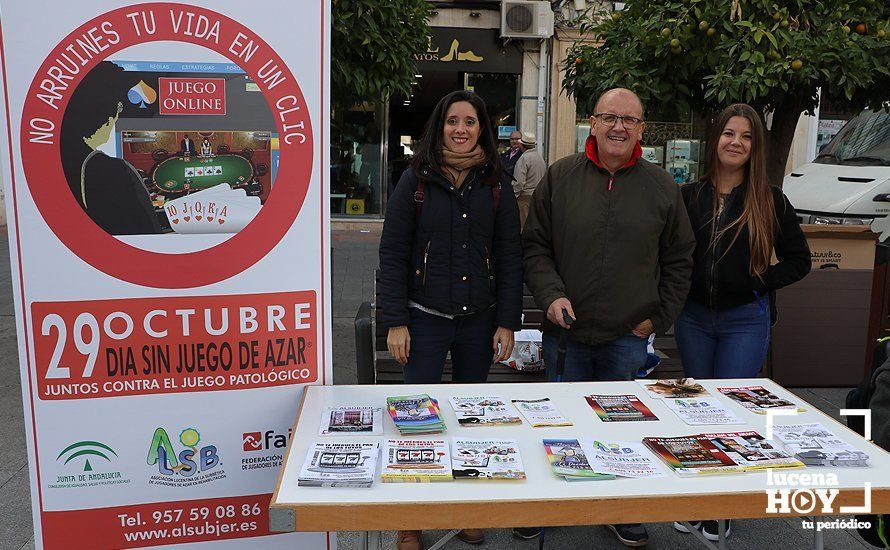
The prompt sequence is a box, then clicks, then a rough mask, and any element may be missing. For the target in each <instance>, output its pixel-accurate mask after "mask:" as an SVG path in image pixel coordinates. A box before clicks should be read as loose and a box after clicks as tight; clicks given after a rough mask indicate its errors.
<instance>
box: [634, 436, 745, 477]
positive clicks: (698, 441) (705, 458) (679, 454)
mask: <svg viewBox="0 0 890 550" xmlns="http://www.w3.org/2000/svg"><path fill="white" fill-rule="evenodd" d="M643 444H645V445H646V446H647V447H648V448H649V449H651V450H652V451H653V452H654V453H655V454H656V455H657V456H658V457H659V458H660V459H662V460H663V461H664V462H665V463H666V464H667V465H668V466H670V468H671V469H672V470H673V471H674V472H675V473H676V474H677V475H679V476H684V477H686V476H697V475H705V474H730V473H740V472H743V471H744V469H743V468H742V467H741V466H740V465H739V464H737V463H736V462H735V461H734V460H733V459H732V458H730V457H729V456H728V455H727V454H726V453H724V452H723V451H721V450H720V449H718V448H717V446H716V445H714V444H713V443H712V442H711V440H710V439H708V438H706V437H700V436H697V435H689V436H683V437H646V438H643Z"/></svg>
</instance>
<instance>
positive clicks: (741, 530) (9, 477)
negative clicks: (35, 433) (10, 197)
mask: <svg viewBox="0 0 890 550" xmlns="http://www.w3.org/2000/svg"><path fill="white" fill-rule="evenodd" d="M331 237H332V239H331V240H332V244H333V257H332V288H331V300H332V303H331V307H332V313H333V315H332V317H333V338H334V339H333V342H334V353H333V362H334V383H335V384H355V383H356V365H355V363H356V361H355V335H354V329H353V322H354V319H355V314H356V311H357V310H358V308H359V306H360V305H361V303H362V302H365V301H373V300H374V270H375V269H376V268H377V246H378V243H379V239H380V231H379V227H374V228H372V229H366V230H349V231H333V232H332V235H331ZM0 262H2V265H0V361H2V366H0V441H3V443H4V444H3V445H0V550H26V549H33V548H34V537H33V534H32V529H33V524H32V520H31V500H30V499H31V497H30V489H29V484H28V464H27V460H28V459H27V452H26V447H25V432H24V421H23V417H22V399H21V384H20V380H21V379H20V374H19V363H18V348H17V344H16V328H15V311H14V306H13V298H12V285H11V279H10V267H9V266H10V264H9V246H8V241H7V237H6V228H5V227H0ZM793 391H794V392H795V393H797V394H798V395H800V396H801V397H802V398H803V399H805V400H806V401H809V402H810V403H812V404H813V405H814V406H816V407H818V408H819V409H821V410H823V411H825V412H826V413H829V414H831V415H832V416H834V417H835V418H838V414H837V412H838V410H839V409H840V408H841V407H843V403H844V396H845V395H846V392H847V391H848V389H846V388H820V389H797V390H793ZM703 515H707V514H706V513H705V512H704V511H703ZM826 519H827V518H826ZM647 527H648V530H649V536H650V541H651V542H650V543H649V545H648V547H647V548H650V549H677V550H684V549H687V548H688V549H697V548H703V546H702V545H701V544H700V543H699V542H698V541H697V540H696V539H695V538H694V537H693V536H692V535H688V534H681V533H678V532H676V531H674V529H673V527H672V526H671V524H652V525H648V526H647ZM444 534H445V532H444V531H429V532H424V533H423V540H424V545H425V546H426V547H429V546H431V545H433V544H434V543H435V542H436V541H437V540H438V539H439V538H440V537H441V536H442V535H444ZM486 535H487V540H486V542H485V544H483V545H479V546H475V547H470V546H469V545H467V544H465V543H463V542H461V541H459V540H457V539H452V540H450V541H448V543H447V544H446V545H445V548H447V549H460V548H464V549H469V548H478V549H480V550H485V549H492V550H493V549H507V548H516V549H527V550H532V549H536V548H538V541H537V540H531V541H522V540H518V539H514V538H513V537H512V535H511V533H510V530H509V529H490V530H487V531H486ZM338 538H339V545H338V546H339V548H341V549H346V550H351V549H355V548H358V534H357V533H338ZM206 545H207V548H212V544H211V543H206ZM812 545H813V533H812V531H806V530H804V529H802V528H801V524H800V520H799V519H795V518H787V519H783V518H779V519H768V520H742V521H734V522H733V524H732V536H731V537H730V539H729V541H728V548H730V549H738V550H748V549H750V550H763V549H770V548H781V549H783V550H791V549H797V548H811V547H812ZM382 548H386V549H392V548H395V533H394V532H387V533H384V534H383V544H382ZM545 548H548V549H553V550H568V549H585V550H588V549H589V550H598V549H620V548H624V546H623V545H621V544H620V543H619V542H617V540H616V539H615V538H614V536H613V535H612V534H611V532H610V531H608V530H607V529H606V528H604V527H602V526H588V527H555V528H548V529H547V534H546V546H545ZM825 548H826V549H847V548H850V549H861V548H871V547H870V546H868V545H866V544H864V543H863V542H862V541H861V540H860V539H859V537H858V536H857V535H856V534H855V533H854V532H850V531H826V532H825ZM295 550H312V549H295Z"/></svg>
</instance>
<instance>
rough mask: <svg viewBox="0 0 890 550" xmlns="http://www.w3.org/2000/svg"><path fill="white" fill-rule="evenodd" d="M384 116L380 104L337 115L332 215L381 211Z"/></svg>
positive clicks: (333, 130)
mask: <svg viewBox="0 0 890 550" xmlns="http://www.w3.org/2000/svg"><path fill="white" fill-rule="evenodd" d="M381 118H382V116H381V113H380V109H379V107H378V105H377V103H365V104H362V105H356V106H354V107H352V108H351V109H349V110H346V111H343V112H340V113H337V112H334V113H333V117H332V119H331V174H330V196H331V215H332V216H361V215H376V214H379V213H380V211H381V205H382V193H381V183H380V182H381V161H382V158H383V146H382V143H381V135H382V131H381V122H380V121H381Z"/></svg>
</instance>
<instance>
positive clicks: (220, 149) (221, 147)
mask: <svg viewBox="0 0 890 550" xmlns="http://www.w3.org/2000/svg"><path fill="white" fill-rule="evenodd" d="M228 152H229V146H228V145H226V144H225V143H220V144H219V145H217V146H216V154H217V155H223V154H225V153H228Z"/></svg>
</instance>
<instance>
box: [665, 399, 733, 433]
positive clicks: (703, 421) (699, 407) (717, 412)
mask: <svg viewBox="0 0 890 550" xmlns="http://www.w3.org/2000/svg"><path fill="white" fill-rule="evenodd" d="M664 403H665V404H666V405H667V406H668V407H669V408H670V409H671V410H672V411H674V413H676V414H677V416H679V417H680V418H682V419H683V422H686V423H687V424H689V425H690V426H704V425H722V424H744V423H745V422H743V421H742V420H741V419H739V417H737V416H736V415H735V414H733V413H732V412H731V411H729V410H728V409H726V408H725V407H723V405H721V404H720V403H718V402H717V400H716V399H715V398H714V397H698V398H691V399H686V398H676V399H665V400H664Z"/></svg>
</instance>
